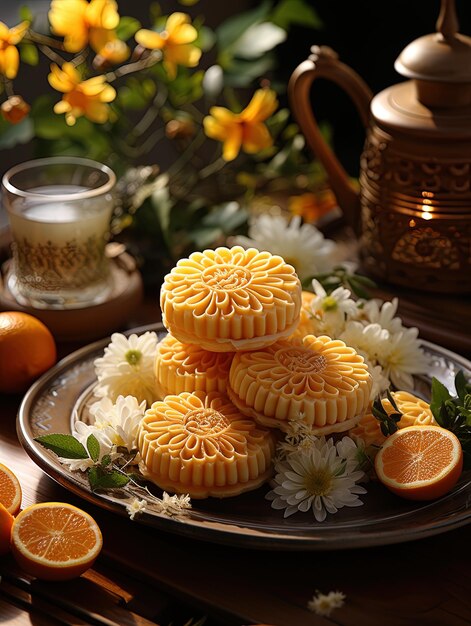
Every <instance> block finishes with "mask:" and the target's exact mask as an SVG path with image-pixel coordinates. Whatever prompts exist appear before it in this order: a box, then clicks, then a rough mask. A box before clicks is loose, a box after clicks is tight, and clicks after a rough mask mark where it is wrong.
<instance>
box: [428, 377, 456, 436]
mask: <svg viewBox="0 0 471 626" xmlns="http://www.w3.org/2000/svg"><path fill="white" fill-rule="evenodd" d="M450 399H451V396H450V392H449V391H448V389H447V388H446V387H445V385H444V384H443V383H441V382H440V381H439V380H438V379H437V378H435V376H434V377H433V378H432V399H431V402H430V410H431V411H432V414H433V416H434V418H435V419H436V420H437V422H438V423H439V424H440V425H442V421H441V419H442V418H441V410H440V409H441V407H442V405H443V404H444V403H445V402H446V401H447V400H450Z"/></svg>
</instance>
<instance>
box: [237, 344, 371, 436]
mask: <svg viewBox="0 0 471 626" xmlns="http://www.w3.org/2000/svg"><path fill="white" fill-rule="evenodd" d="M371 384H372V381H371V376H370V375H369V373H368V368H367V367H366V365H365V363H364V361H363V358H362V357H361V356H360V355H359V354H357V353H356V352H355V350H354V349H353V348H350V347H349V346H346V345H345V344H344V343H343V341H339V340H332V339H330V338H329V337H326V336H321V337H314V336H312V335H308V336H307V337H305V338H304V339H303V340H302V341H301V340H299V339H292V340H290V341H278V342H276V343H275V344H273V345H271V346H268V347H267V348H265V349H264V350H259V351H256V352H249V353H246V354H245V353H241V354H236V355H235V356H234V359H233V361H232V365H231V370H230V374H229V388H228V393H229V397H230V398H231V399H232V401H233V402H234V403H235V404H236V405H237V406H238V407H239V409H240V410H241V411H242V412H243V413H245V414H246V415H250V416H251V417H253V418H254V419H255V420H257V421H258V422H259V423H261V424H263V425H266V426H276V427H278V428H281V429H283V430H286V428H287V425H288V421H289V420H293V419H296V417H297V416H298V415H299V414H302V415H303V418H302V419H303V421H304V422H305V423H306V424H308V425H309V426H311V427H312V428H313V429H314V430H315V432H316V433H317V434H328V433H331V432H336V431H343V430H347V429H348V428H350V427H351V426H352V425H353V424H354V423H356V421H357V420H358V419H360V417H361V415H363V413H364V412H365V410H366V408H367V406H368V403H369V396H370V390H371Z"/></svg>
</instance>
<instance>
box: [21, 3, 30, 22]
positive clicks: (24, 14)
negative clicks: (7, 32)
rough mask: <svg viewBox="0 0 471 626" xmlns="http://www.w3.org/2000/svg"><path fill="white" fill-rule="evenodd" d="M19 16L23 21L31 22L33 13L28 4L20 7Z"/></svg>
mask: <svg viewBox="0 0 471 626" xmlns="http://www.w3.org/2000/svg"><path fill="white" fill-rule="evenodd" d="M18 13H19V16H20V20H22V21H24V22H32V21H33V18H34V16H33V13H32V11H31V9H30V8H29V7H28V6H26V5H25V6H22V7H20V10H19V12H18Z"/></svg>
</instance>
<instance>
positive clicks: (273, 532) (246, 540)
mask: <svg viewBox="0 0 471 626" xmlns="http://www.w3.org/2000/svg"><path fill="white" fill-rule="evenodd" d="M146 331H155V332H157V333H159V332H160V333H163V332H166V331H165V328H164V327H163V325H162V324H161V323H155V324H149V325H146V326H139V327H136V328H133V329H129V330H127V331H125V332H124V334H126V335H130V334H132V333H137V334H139V333H143V332H146ZM109 341H110V337H106V338H103V339H100V340H98V341H94V342H93V343H90V344H88V345H86V346H83V347H81V348H79V349H78V350H75V351H74V352H72V353H70V354H69V355H67V356H66V357H64V358H63V359H61V360H60V361H59V362H58V363H57V364H56V365H54V366H53V367H52V368H51V369H50V370H49V371H48V372H46V373H45V374H43V376H41V377H40V378H39V379H38V380H37V381H36V382H35V383H34V384H33V385H32V386H31V387H30V389H29V390H28V391H27V392H26V394H25V396H24V398H23V400H22V402H21V405H20V407H19V410H18V416H17V434H18V439H19V441H20V443H21V445H22V446H23V448H24V449H25V451H26V452H27V454H28V455H29V456H30V458H31V459H32V460H33V462H35V463H36V465H38V466H39V467H40V469H42V470H43V471H44V472H45V474H47V475H48V476H49V477H50V478H52V479H54V480H55V481H56V482H58V483H59V484H60V485H62V486H63V487H65V488H66V489H68V490H69V491H71V492H72V493H74V494H75V495H77V496H79V497H82V498H84V499H85V500H88V501H89V502H92V503H93V504H95V505H98V506H99V507H101V508H104V509H106V510H109V511H112V512H114V513H118V514H121V515H124V516H127V512H126V508H125V505H124V503H123V499H122V498H118V497H115V496H114V495H113V494H109V493H106V494H101V493H94V492H92V491H91V490H90V488H89V487H88V484H87V483H86V480H83V481H81V480H79V478H78V473H77V472H72V471H70V470H69V469H68V468H67V467H65V466H62V465H60V463H59V462H58V461H57V457H55V455H53V453H51V452H50V451H48V450H45V448H43V446H41V445H40V444H39V443H37V442H36V441H34V436H33V433H32V426H31V410H32V408H33V406H34V404H35V403H36V402H38V401H39V400H40V399H41V398H42V397H43V393H44V391H45V390H46V388H47V386H48V384H50V383H51V382H52V381H54V380H56V379H58V378H60V375H61V374H63V373H66V372H68V371H69V370H70V369H71V368H72V367H74V366H76V365H78V364H80V363H81V362H83V361H84V359H86V357H87V356H90V355H91V354H93V353H94V352H96V351H97V350H100V349H104V348H105V347H106V345H108V343H109ZM421 344H422V346H423V347H424V348H425V349H426V350H428V351H429V352H432V353H435V354H438V355H439V356H440V357H443V358H445V359H448V360H449V361H451V362H453V364H454V365H455V366H456V367H459V368H462V369H464V370H467V371H468V372H469V373H470V374H471V361H469V360H468V359H466V358H465V357H463V356H461V355H459V354H456V353H454V352H452V351H451V350H448V349H446V348H442V347H440V346H438V345H437V344H434V343H432V342H429V341H425V340H421ZM88 387H89V386H87V389H88ZM84 393H86V389H85V390H84V389H82V391H81V393H80V394H78V395H77V398H76V401H78V398H79V396H80V395H83V394H84ZM70 423H71V414H68V415H67V416H66V418H64V426H65V427H68V428H70ZM470 485H471V478H470V479H467V480H465V481H464V482H463V483H462V484H460V485H459V487H458V488H457V489H455V490H454V491H453V492H451V494H448V495H447V496H445V497H443V498H441V499H439V500H437V501H434V502H430V503H428V504H425V505H423V506H421V508H420V509H418V510H412V511H409V512H405V513H403V514H401V515H400V516H398V515H391V519H390V526H389V528H388V526H387V523H388V518H387V517H384V518H382V519H381V520H379V521H378V520H376V521H375V519H372V520H371V522H368V523H362V524H361V526H360V527H358V524H357V523H355V520H354V521H353V522H352V523H347V524H345V523H340V524H338V529H337V533H335V532H334V531H333V529H332V526H330V527H328V528H323V527H322V526H321V525H317V524H314V523H313V525H312V530H313V531H314V532H311V533H310V534H306V532H304V531H305V528H304V527H302V526H293V527H291V528H290V527H289V526H287V525H286V523H287V522H286V520H283V518H282V517H281V516H280V524H279V525H278V529H274V528H273V527H269V526H263V524H256V523H255V522H254V521H253V522H252V525H251V526H244V525H241V523H240V520H237V518H234V519H233V523H227V522H222V521H218V520H217V518H216V517H212V516H211V515H210V514H208V513H205V512H201V511H198V508H197V505H196V507H195V506H194V508H193V509H192V511H191V515H190V516H188V517H179V518H178V519H175V518H169V517H166V516H164V515H160V514H158V513H144V514H141V515H140V516H139V517H138V518H136V521H138V522H139V523H143V524H145V525H148V526H152V527H157V528H159V529H161V530H163V531H166V532H170V533H173V534H177V535H184V536H186V537H189V538H195V539H198V540H202V541H209V542H211V543H219V544H225V545H232V546H236V547H244V548H256V549H271V550H273V549H277V550H339V549H350V548H363V547H371V546H379V545H389V544H394V543H402V542H406V541H412V540H415V539H419V538H424V537H429V536H432V535H435V534H439V533H442V532H446V531H448V530H452V529H455V528H459V527H460V526H464V525H465V524H468V523H470V522H471V506H469V501H470V500H471V489H470ZM454 499H457V500H458V501H457V504H456V506H452V507H451V509H450V510H449V511H448V510H445V511H442V510H441V505H443V503H447V504H448V505H450V503H451V500H454ZM196 502H198V501H196ZM430 510H432V511H433V513H432V515H431V516H429V517H427V515H426V513H427V512H428V511H430ZM424 513H425V520H424V521H422V523H420V524H419V525H418V526H414V527H407V525H406V526H404V525H399V526H397V524H395V523H394V520H397V518H398V517H400V518H401V520H408V519H416V518H420V517H423V516H424ZM283 521H284V524H283V525H282V524H281V522H283ZM385 522H386V523H385ZM391 522H392V524H391ZM378 525H379V526H381V525H384V526H385V528H383V529H381V528H379V529H377V528H375V526H378ZM306 526H308V527H309V528H310V529H311V526H310V525H309V524H306ZM339 531H340V532H339Z"/></svg>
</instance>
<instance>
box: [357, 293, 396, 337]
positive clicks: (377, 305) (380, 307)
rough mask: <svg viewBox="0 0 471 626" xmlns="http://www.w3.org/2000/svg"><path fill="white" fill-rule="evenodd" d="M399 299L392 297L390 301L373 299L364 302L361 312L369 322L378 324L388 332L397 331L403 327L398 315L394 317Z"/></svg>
mask: <svg viewBox="0 0 471 626" xmlns="http://www.w3.org/2000/svg"><path fill="white" fill-rule="evenodd" d="M398 304H399V301H398V299H397V298H393V300H392V301H391V302H383V301H382V300H378V299H373V300H368V301H367V302H365V304H364V306H363V313H364V315H365V317H366V319H367V320H369V322H370V323H371V324H379V325H380V326H381V328H385V329H386V330H387V331H389V332H390V333H398V332H400V331H401V330H403V329H404V326H403V325H402V321H401V319H400V318H399V317H394V316H395V315H396V312H397V306H398Z"/></svg>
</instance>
